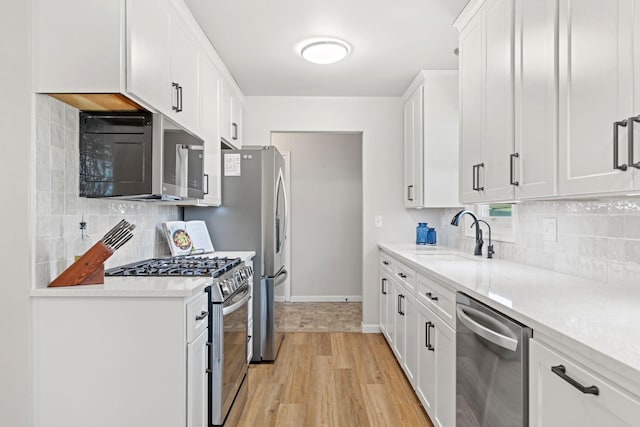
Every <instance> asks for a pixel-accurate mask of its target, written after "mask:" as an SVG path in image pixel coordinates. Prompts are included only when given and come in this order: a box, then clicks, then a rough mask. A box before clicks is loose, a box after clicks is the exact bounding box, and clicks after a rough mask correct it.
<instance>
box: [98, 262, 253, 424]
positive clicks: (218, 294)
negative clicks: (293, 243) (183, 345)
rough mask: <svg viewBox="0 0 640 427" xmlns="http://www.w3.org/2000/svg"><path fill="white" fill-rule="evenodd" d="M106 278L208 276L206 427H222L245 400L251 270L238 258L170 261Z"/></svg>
mask: <svg viewBox="0 0 640 427" xmlns="http://www.w3.org/2000/svg"><path fill="white" fill-rule="evenodd" d="M105 275H107V276H163V277H164V276H186V277H188V276H205V277H206V276H210V277H211V278H212V280H211V286H208V287H207V292H208V293H209V295H210V298H209V307H208V311H207V312H204V311H203V312H202V313H199V314H198V316H200V318H202V317H204V316H208V318H209V323H208V326H209V332H208V342H207V347H208V352H209V356H208V367H207V368H206V370H205V372H203V375H207V377H208V381H207V383H208V393H207V395H208V405H207V406H208V408H207V411H208V425H214V426H219V425H224V422H225V420H226V419H227V416H228V415H229V412H230V410H231V408H232V406H233V407H234V409H241V408H240V407H239V406H244V399H245V398H246V393H245V389H246V386H247V381H246V375H247V371H248V360H247V343H248V341H249V339H250V338H251V337H250V335H249V330H248V327H249V324H248V319H249V309H250V304H249V302H250V298H251V283H252V281H253V268H252V267H251V266H250V265H246V264H245V263H244V262H243V261H242V260H241V259H240V258H218V257H211V258H210V257H202V256H201V257H173V258H154V259H149V260H144V261H139V262H135V263H131V264H127V265H123V266H120V267H116V268H112V269H110V270H107V271H105Z"/></svg>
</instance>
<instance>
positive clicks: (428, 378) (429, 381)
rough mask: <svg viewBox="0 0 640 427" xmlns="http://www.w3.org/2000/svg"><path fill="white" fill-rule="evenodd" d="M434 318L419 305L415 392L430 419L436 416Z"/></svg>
mask: <svg viewBox="0 0 640 427" xmlns="http://www.w3.org/2000/svg"><path fill="white" fill-rule="evenodd" d="M434 317H435V316H434V315H433V313H432V312H431V311H430V310H428V309H427V308H425V307H424V306H423V305H421V304H420V305H419V310H418V327H417V328H416V331H417V334H418V336H417V340H418V376H417V379H416V387H415V390H416V393H417V394H418V398H419V399H420V402H422V406H424V409H425V410H426V411H427V413H428V414H429V416H430V417H434V415H435V397H436V382H435V370H436V353H435V351H433V350H431V348H432V347H431V346H432V344H431V343H432V341H433V339H430V338H431V336H432V334H431V332H432V331H433V318H434ZM434 418H435V417H434Z"/></svg>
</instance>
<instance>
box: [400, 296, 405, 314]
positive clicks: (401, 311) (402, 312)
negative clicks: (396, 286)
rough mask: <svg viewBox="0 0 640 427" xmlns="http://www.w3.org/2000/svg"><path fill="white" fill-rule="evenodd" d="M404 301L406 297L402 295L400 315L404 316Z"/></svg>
mask: <svg viewBox="0 0 640 427" xmlns="http://www.w3.org/2000/svg"><path fill="white" fill-rule="evenodd" d="M403 301H404V295H400V303H401V306H400V307H401V309H400V314H401V315H403V316H404V314H405V313H404V304H402V302H403Z"/></svg>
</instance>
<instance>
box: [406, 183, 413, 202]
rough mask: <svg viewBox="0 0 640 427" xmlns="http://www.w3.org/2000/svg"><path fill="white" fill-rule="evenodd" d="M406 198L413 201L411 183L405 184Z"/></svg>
mask: <svg viewBox="0 0 640 427" xmlns="http://www.w3.org/2000/svg"><path fill="white" fill-rule="evenodd" d="M407 200H409V201H410V202H413V185H408V186H407Z"/></svg>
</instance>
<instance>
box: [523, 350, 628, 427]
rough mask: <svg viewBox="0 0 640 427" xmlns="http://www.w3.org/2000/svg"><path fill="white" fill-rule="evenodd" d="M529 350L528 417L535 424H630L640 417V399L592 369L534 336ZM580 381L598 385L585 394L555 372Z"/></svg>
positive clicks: (555, 426)
mask: <svg viewBox="0 0 640 427" xmlns="http://www.w3.org/2000/svg"><path fill="white" fill-rule="evenodd" d="M529 349H530V352H529V355H530V357H529V381H530V384H529V408H530V409H529V417H530V423H529V424H530V425H531V426H532V427H566V426H581V427H601V426H607V427H631V426H637V425H638V420H639V419H640V402H639V401H638V400H637V398H634V397H631V396H630V395H628V394H626V393H625V392H623V391H622V390H621V389H620V388H618V387H616V386H614V385H612V384H610V383H608V382H607V381H606V380H605V379H604V378H601V377H599V376H598V375H596V374H595V373H593V372H591V371H590V370H587V369H584V368H583V367H581V366H579V365H578V364H576V363H574V362H573V361H571V360H570V359H568V358H566V357H565V356H562V355H560V354H559V353H557V352H555V351H553V350H552V349H551V348H549V347H547V346H546V345H543V344H541V343H540V342H537V341H536V340H532V341H531V342H530V347H529ZM558 366H563V367H564V370H565V372H564V374H565V375H567V376H568V377H569V378H571V379H573V380H576V381H577V382H578V384H580V385H583V386H587V387H591V386H595V387H597V388H598V393H599V394H598V395H594V394H585V393H583V392H581V391H580V390H578V389H577V388H575V387H574V386H573V385H571V384H570V383H569V382H568V381H567V380H565V379H563V378H561V377H560V376H559V375H557V374H556V373H554V372H553V371H552V370H551V369H552V367H558Z"/></svg>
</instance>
